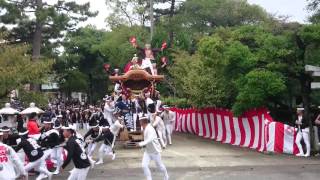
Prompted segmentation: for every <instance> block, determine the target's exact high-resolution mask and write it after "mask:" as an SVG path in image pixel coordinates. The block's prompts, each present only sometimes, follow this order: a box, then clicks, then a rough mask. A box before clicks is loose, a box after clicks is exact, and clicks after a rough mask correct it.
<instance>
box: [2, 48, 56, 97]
mask: <svg viewBox="0 0 320 180" xmlns="http://www.w3.org/2000/svg"><path fill="white" fill-rule="evenodd" d="M28 50H29V48H28V46H27V45H21V44H18V45H8V44H7V43H2V44H0V74H1V76H0V99H2V98H5V97H6V96H7V95H8V94H9V93H10V92H11V91H12V90H15V89H19V88H22V87H24V85H26V84H28V83H30V82H37V83H41V82H43V81H44V80H45V78H46V77H47V74H48V73H49V72H50V70H51V65H52V61H50V60H46V59H43V60H42V61H39V62H32V61H31V56H29V55H28V54H27V51H28Z"/></svg>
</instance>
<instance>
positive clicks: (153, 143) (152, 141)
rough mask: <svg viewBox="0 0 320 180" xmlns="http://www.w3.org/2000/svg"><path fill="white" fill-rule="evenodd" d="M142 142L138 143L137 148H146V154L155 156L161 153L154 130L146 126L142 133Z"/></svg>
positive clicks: (149, 125)
mask: <svg viewBox="0 0 320 180" xmlns="http://www.w3.org/2000/svg"><path fill="white" fill-rule="evenodd" d="M143 137H144V141H142V142H140V143H139V146H140V147H142V146H146V148H145V151H146V152H147V153H148V154H157V153H160V152H161V145H160V143H159V140H158V137H157V133H156V130H155V129H154V128H153V127H152V126H151V124H148V125H147V126H146V128H145V130H144V132H143Z"/></svg>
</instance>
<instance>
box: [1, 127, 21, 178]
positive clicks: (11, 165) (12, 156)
mask: <svg viewBox="0 0 320 180" xmlns="http://www.w3.org/2000/svg"><path fill="white" fill-rule="evenodd" d="M2 136H3V133H2V132H0V179H7V180H14V179H16V178H19V176H20V177H21V178H22V179H26V178H27V172H26V171H25V169H24V167H23V162H22V161H21V160H20V158H19V156H18V154H17V153H16V152H15V151H14V150H13V149H12V147H10V146H8V145H6V144H3V142H2Z"/></svg>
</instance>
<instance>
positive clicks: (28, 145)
mask: <svg viewBox="0 0 320 180" xmlns="http://www.w3.org/2000/svg"><path fill="white" fill-rule="evenodd" d="M19 135H20V139H18V140H17V141H18V145H17V147H16V148H15V151H16V152H17V151H19V150H20V149H23V151H24V153H25V154H26V156H27V157H28V159H29V163H28V164H27V165H26V166H25V167H24V169H25V170H26V171H27V172H28V171H30V170H32V169H35V170H36V171H38V172H40V175H39V176H38V177H37V178H36V180H40V179H43V178H44V177H45V176H48V179H49V180H51V178H52V173H51V172H49V171H48V169H47V167H46V162H45V156H44V153H43V151H42V149H41V146H40V145H39V144H38V143H37V142H36V140H35V139H33V138H28V130H26V129H25V128H23V129H21V132H19Z"/></svg>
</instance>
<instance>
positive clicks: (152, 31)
mask: <svg viewBox="0 0 320 180" xmlns="http://www.w3.org/2000/svg"><path fill="white" fill-rule="evenodd" d="M153 33H154V16H153V0H150V43H151V41H152V38H153Z"/></svg>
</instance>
